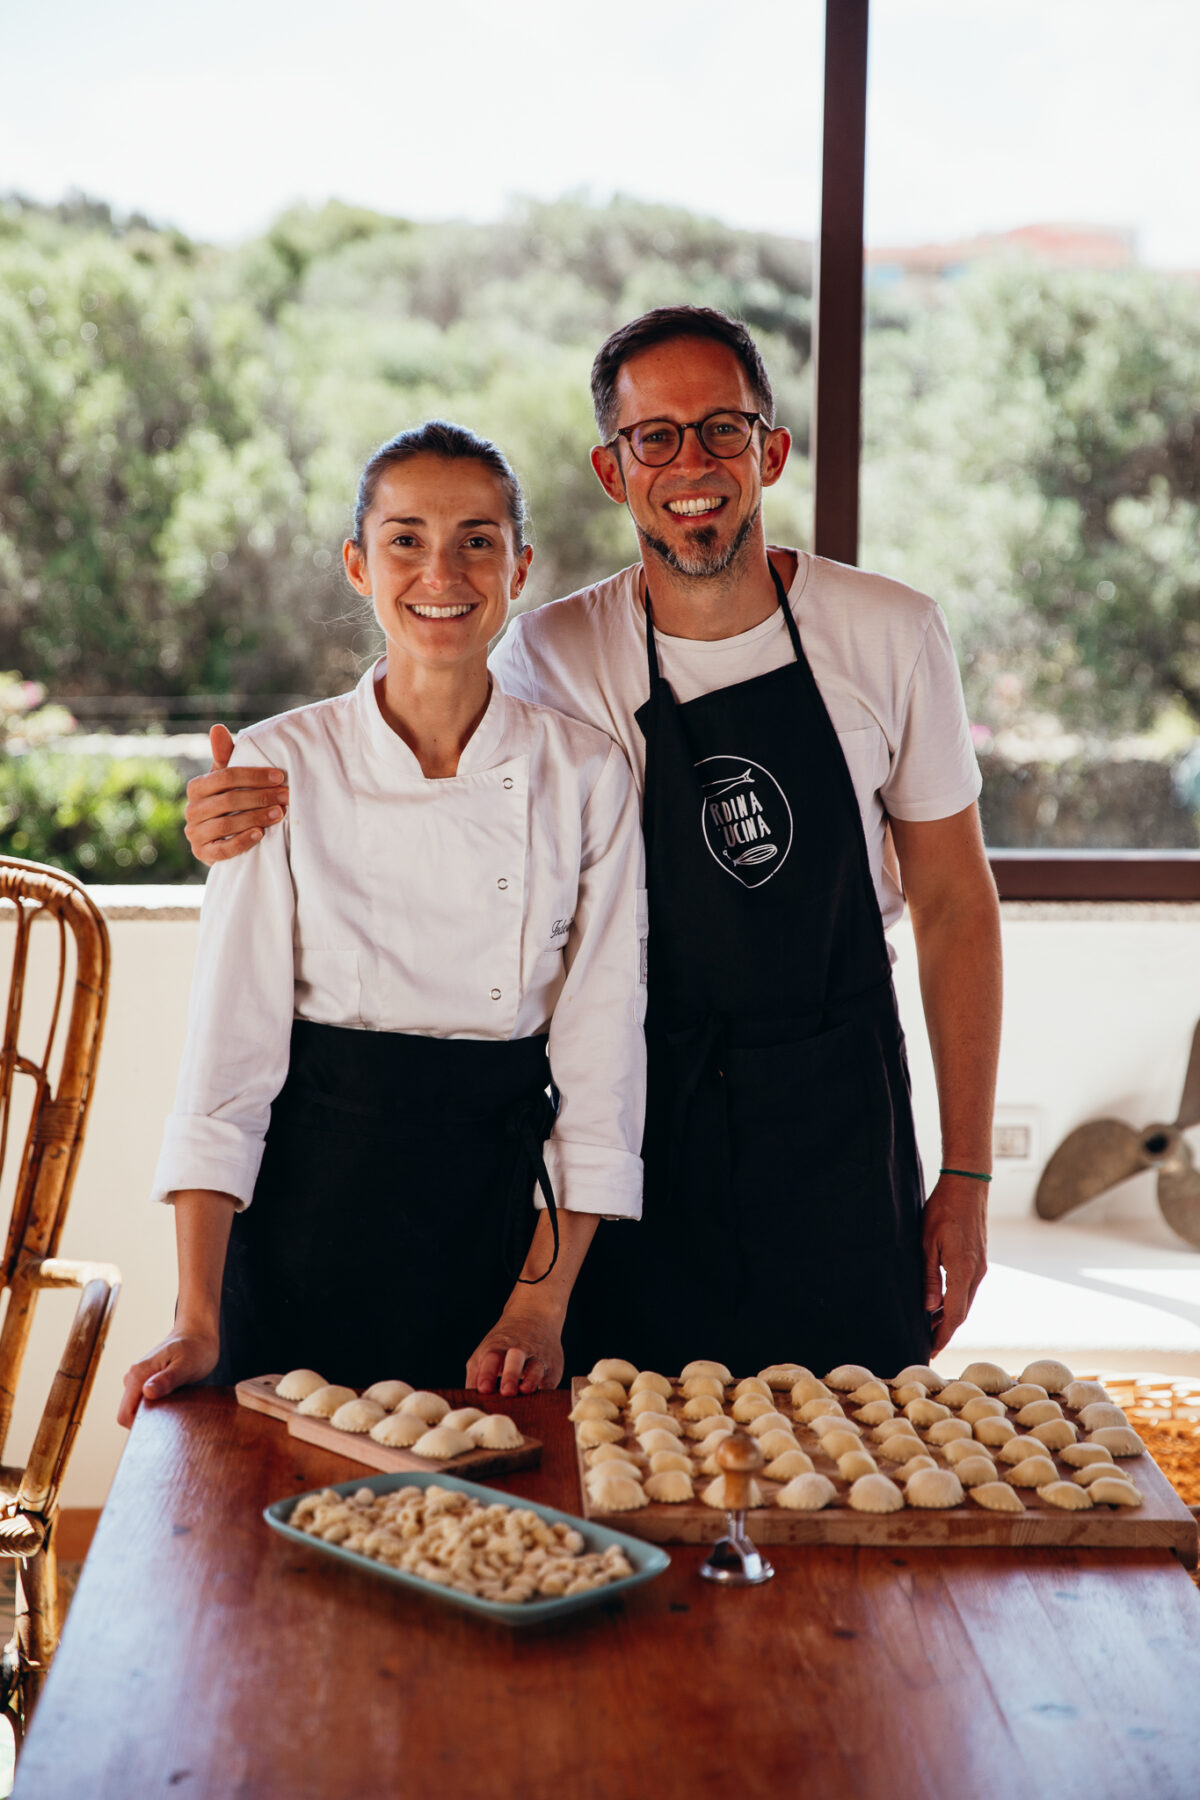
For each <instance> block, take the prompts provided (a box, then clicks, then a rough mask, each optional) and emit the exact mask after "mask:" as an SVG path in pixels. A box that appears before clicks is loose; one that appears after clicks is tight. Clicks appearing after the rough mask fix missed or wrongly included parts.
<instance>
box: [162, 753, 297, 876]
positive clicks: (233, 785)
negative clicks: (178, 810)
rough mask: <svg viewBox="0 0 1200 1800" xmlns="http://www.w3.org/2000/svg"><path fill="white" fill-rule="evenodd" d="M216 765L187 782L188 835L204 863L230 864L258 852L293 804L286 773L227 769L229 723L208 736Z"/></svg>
mask: <svg viewBox="0 0 1200 1800" xmlns="http://www.w3.org/2000/svg"><path fill="white" fill-rule="evenodd" d="M208 741H209V743H210V744H211V746H212V758H213V766H212V768H211V769H210V770H209V772H208V774H207V775H197V776H195V778H194V779H193V780H191V781H189V782H188V790H187V793H188V803H187V825H186V827H185V832H184V835H185V836H186V838H187V841H188V843H189V844H190V845H191V846H192V854H193V855H194V856H196V857H198V858H199V860H200V861H201V862H202V863H218V862H225V861H227V860H228V858H229V857H231V856H240V855H241V853H242V851H243V850H250V849H253V847H254V845H255V844H257V843H258V841H259V839H260V838H261V837H262V834H263V832H264V831H265V830H266V829H267V827H268V826H269V825H277V824H278V823H279V821H280V819H282V817H283V814H284V809H285V808H286V806H287V803H288V788H287V776H286V774H285V772H284V771H283V770H282V769H264V768H257V767H239V768H236V769H231V768H229V767H228V763H229V759H230V757H231V756H232V755H233V739H232V737H231V736H230V735H229V732H228V731H227V730H226V728H225V726H224V725H214V726H213V728H212V730H211V731H210V732H209V734H208Z"/></svg>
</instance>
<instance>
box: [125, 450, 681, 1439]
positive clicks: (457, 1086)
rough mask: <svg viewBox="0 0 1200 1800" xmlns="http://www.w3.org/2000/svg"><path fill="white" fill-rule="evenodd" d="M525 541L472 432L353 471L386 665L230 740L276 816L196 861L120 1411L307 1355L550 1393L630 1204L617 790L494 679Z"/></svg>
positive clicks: (625, 903)
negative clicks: (278, 806) (141, 1292)
mask: <svg viewBox="0 0 1200 1800" xmlns="http://www.w3.org/2000/svg"><path fill="white" fill-rule="evenodd" d="M531 558H532V551H531V550H530V548H529V546H528V545H527V544H526V542H525V513H524V503H523V500H522V497H521V492H520V488H519V486H518V484H517V481H516V478H515V476H514V475H513V473H512V470H511V469H510V468H509V466H508V464H507V462H506V461H505V459H504V457H503V456H502V455H501V454H500V452H499V451H498V450H496V449H495V447H494V446H493V445H491V444H489V443H487V442H485V441H484V440H482V439H480V438H477V437H475V436H474V435H473V434H472V433H470V432H468V431H465V430H464V429H463V428H461V427H459V426H454V425H447V424H444V423H442V422H440V421H436V420H435V421H433V422H431V423H429V424H426V425H424V426H421V427H418V428H415V429H414V430H411V431H408V432H404V433H402V434H401V435H400V436H399V437H397V438H394V439H392V440H391V442H390V443H388V444H385V445H384V446H383V447H382V448H381V449H380V450H379V451H377V452H376V454H375V455H374V456H373V457H372V458H371V460H370V461H369V463H368V464H367V467H366V469H365V470H364V472H363V476H362V480H361V483H360V486H359V493H358V501H357V505H356V508H355V515H354V530H353V535H352V536H351V537H350V538H349V539H347V541H346V544H345V547H344V559H345V566H346V572H347V575H348V577H349V579H350V582H351V584H352V586H353V587H354V588H355V589H356V590H357V592H358V593H359V594H361V595H363V596H366V597H369V598H370V599H371V600H372V601H373V604H374V610H375V616H376V618H377V619H378V622H379V625H380V627H381V629H382V631H383V633H384V636H385V638H386V641H387V648H386V655H385V656H384V657H383V658H382V659H381V660H380V661H379V662H378V663H377V664H376V665H375V667H374V668H373V669H371V670H369V671H368V673H367V674H366V675H365V676H364V677H363V679H362V681H360V683H359V684H358V687H357V688H356V689H355V690H354V691H353V692H352V693H350V694H347V695H343V696H341V697H339V698H337V699H334V700H326V701H321V702H319V703H318V704H317V705H314V706H307V707H301V708H300V709H298V710H297V711H295V712H291V713H285V714H282V715H281V716H280V717H278V718H276V719H269V720H267V721H266V722H265V723H264V724H261V725H257V726H254V727H253V728H252V729H251V730H250V731H247V732H244V733H243V734H242V736H241V738H240V740H239V743H238V747H237V751H236V754H235V760H236V761H242V762H259V763H264V764H268V765H279V766H282V767H284V768H286V769H287V770H288V773H289V791H290V796H291V803H290V806H289V808H288V813H287V817H286V818H285V819H284V820H283V821H282V822H281V823H280V824H279V825H278V826H276V827H274V828H273V829H272V830H270V831H269V832H268V833H267V834H266V837H265V838H264V840H263V841H262V843H261V844H259V845H258V847H257V849H256V850H255V853H254V854H253V855H249V856H243V857H238V858H236V859H234V860H232V861H229V862H226V863H223V864H222V865H221V866H220V867H219V868H216V869H214V870H213V872H212V874H211V875H210V877H209V883H208V887H207V889H206V892H205V900H204V912H203V923H202V927H201V934H200V945H199V950H198V955H197V965H196V972H195V978H194V982H193V990H192V1006H191V1017H190V1024H189V1032H188V1040H187V1047H186V1050H185V1054H184V1061H183V1068H182V1071H181V1075H180V1083H179V1093H178V1096H177V1100H176V1108H175V1111H174V1113H173V1114H172V1116H171V1118H170V1119H169V1121H168V1123H167V1128H166V1133H165V1139H164V1146H163V1151H162V1156H161V1158H160V1162H159V1167H158V1173H157V1177H156V1182H155V1192H156V1196H157V1197H159V1198H162V1199H165V1200H168V1201H171V1202H172V1203H173V1204H174V1208H175V1220H176V1234H177V1241H178V1252H179V1301H178V1308H177V1312H176V1318H175V1324H174V1327H173V1329H172V1331H171V1332H170V1333H169V1335H168V1336H167V1337H166V1338H165V1339H164V1340H163V1342H162V1343H161V1344H159V1345H158V1347H157V1348H156V1349H155V1350H154V1351H152V1352H151V1354H150V1355H149V1356H148V1357H146V1358H145V1359H144V1360H143V1361H141V1362H139V1363H136V1364H135V1365H134V1366H133V1367H132V1368H131V1369H130V1370H129V1372H128V1374H127V1376H126V1378H125V1393H124V1397H123V1400H122V1404H121V1409H120V1413H119V1417H120V1418H121V1420H122V1422H123V1423H126V1424H129V1423H131V1422H132V1419H133V1415H134V1412H135V1411H136V1408H137V1405H138V1403H139V1401H140V1399H141V1398H142V1397H143V1396H144V1397H146V1398H150V1399H160V1398H162V1397H163V1396H164V1395H166V1394H168V1393H170V1392H171V1391H172V1390H173V1389H174V1388H176V1387H179V1386H181V1385H183V1384H184V1383H187V1382H195V1381H201V1380H204V1379H205V1378H208V1377H212V1378H214V1379H217V1380H221V1381H234V1380H240V1379H241V1378H243V1377H244V1376H247V1375H254V1374H261V1373H266V1372H268V1371H270V1370H277V1369H281V1368H289V1367H293V1366H296V1365H301V1364H311V1365H313V1366H315V1367H317V1368H319V1369H320V1370H321V1371H322V1373H324V1374H325V1375H326V1376H327V1377H328V1378H330V1379H334V1380H344V1381H347V1382H350V1383H352V1384H354V1385H363V1384H365V1383H367V1382H369V1381H372V1380H376V1379H380V1378H382V1377H385V1376H389V1375H402V1376H404V1377H405V1378H406V1379H407V1380H411V1381H414V1382H417V1383H420V1384H421V1385H428V1386H453V1385H456V1384H458V1383H459V1382H461V1381H462V1380H463V1375H464V1367H465V1368H466V1379H467V1381H468V1384H469V1385H475V1384H476V1383H480V1384H482V1385H483V1386H484V1387H485V1389H486V1388H491V1387H492V1386H494V1385H495V1382H496V1377H497V1376H499V1377H500V1380H501V1384H502V1391H503V1392H505V1393H515V1392H517V1391H518V1388H519V1390H520V1391H521V1392H531V1391H533V1390H534V1389H535V1388H537V1387H539V1386H554V1385H556V1384H557V1383H558V1381H559V1379H560V1378H561V1375H562V1350H561V1342H560V1336H561V1328H562V1322H563V1318H564V1316H565V1311H566V1306H567V1301H568V1299H569V1297H570V1292H571V1287H572V1284H573V1282H574V1279H575V1275H576V1273H577V1271H578V1269H579V1266H580V1263H581V1262H582V1260H583V1257H584V1255H585V1253H586V1251H587V1247H588V1244H589V1243H590V1241H591V1237H592V1234H593V1232H594V1230H595V1226H596V1222H597V1217H598V1215H600V1214H601V1213H603V1214H604V1215H606V1216H609V1217H627V1218H637V1217H638V1215H639V1213H640V1210H641V1162H640V1157H639V1147H640V1142H641V1132H642V1117H643V1107H644V1091H645V1074H644V1069H645V1064H644V1055H645V1052H644V1044H643V1040H642V1020H643V1017H644V1011H645V990H644V988H643V987H642V986H641V985H640V981H639V971H640V969H641V967H642V943H641V940H642V938H643V937H644V933H645V907H644V898H643V897H642V896H641V895H640V889H641V883H642V874H641V869H642V853H641V839H640V833H639V829H638V816H637V802H636V797H635V794H634V790H633V785H632V781H631V778H630V775H629V771H628V768H627V766H626V764H625V762H624V759H623V757H622V756H621V753H620V751H619V750H617V749H616V748H615V746H614V745H613V744H612V743H611V742H610V741H609V739H607V738H606V737H604V736H603V735H602V734H600V733H599V732H597V731H594V730H593V729H592V728H591V727H589V726H585V725H581V724H578V723H576V722H575V721H573V720H569V719H566V718H564V717H562V716H561V715H560V714H558V713H554V712H551V711H550V710H548V709H547V708H544V707H538V706H532V705H528V704H526V703H524V702H520V701H516V700H513V699H511V698H509V697H508V696H506V695H504V694H502V693H501V692H500V690H499V689H498V688H495V687H494V686H493V685H492V683H491V679H490V677H489V674H488V670H487V651H488V644H489V641H490V640H491V639H492V638H494V637H495V635H496V634H497V632H499V631H500V629H501V628H502V626H503V624H504V621H505V617H506V615H507V610H508V606H509V604H510V602H511V601H513V600H515V599H516V598H517V596H518V595H519V594H520V592H521V589H522V587H523V586H524V583H525V579H526V576H527V575H528V571H529V565H530V561H531ZM551 1081H553V1084H554V1089H555V1090H557V1094H558V1095H560V1096H561V1100H560V1102H559V1105H558V1108H557V1114H556V1112H555V1108H554V1105H553V1104H552V1102H551V1100H550V1098H549V1096H548V1092H547V1090H548V1089H550V1086H551ZM543 1142H544V1155H543ZM535 1178H536V1182H537V1187H538V1190H539V1192H538V1195H537V1208H536V1209H535V1205H534V1203H533V1200H532V1198H531V1196H532V1195H533V1190H534V1186H535ZM555 1200H556V1201H557V1209H556V1208H555V1205H554V1202H555ZM547 1201H549V1202H550V1204H549V1206H547V1205H546V1202H547ZM535 1211H536V1226H535V1224H534V1219H535ZM522 1259H523V1260H522ZM497 1318H498V1322H496V1323H493V1321H496V1320H497ZM489 1326H490V1327H491V1328H490V1329H489Z"/></svg>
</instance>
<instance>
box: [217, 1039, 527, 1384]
mask: <svg viewBox="0 0 1200 1800" xmlns="http://www.w3.org/2000/svg"><path fill="white" fill-rule="evenodd" d="M549 1087H550V1067H549V1063H548V1061H547V1056H546V1038H545V1037H544V1036H542V1037H532V1038H517V1039H515V1040H513V1041H512V1042H507V1043H504V1042H495V1041H490V1040H489V1041H487V1042H481V1041H479V1040H476V1039H462V1038H425V1037H414V1036H408V1035H406V1034H400V1033H391V1032H374V1031H355V1030H349V1029H346V1028H343V1027H341V1026H334V1025H314V1024H312V1023H311V1022H309V1021H307V1020H303V1019H298V1020H297V1021H296V1022H295V1024H294V1025H293V1027H292V1043H291V1060H290V1064H289V1068H288V1075H287V1080H286V1082H285V1083H284V1086H283V1088H282V1090H281V1092H280V1094H279V1097H278V1099H277V1100H276V1101H275V1103H274V1105H273V1107H272V1109H271V1124H270V1129H269V1131H268V1133H267V1142H266V1150H265V1153H264V1156H263V1161H262V1167H261V1169H260V1172H259V1177H258V1182H257V1184H256V1186H255V1189H254V1199H253V1202H252V1204H251V1205H250V1206H249V1207H247V1208H246V1210H245V1211H244V1212H241V1213H238V1214H236V1215H235V1217H234V1220H233V1227H232V1231H231V1233H230V1240H229V1251H228V1255H227V1257H226V1261H225V1277H224V1284H223V1287H222V1293H221V1360H220V1363H219V1365H218V1367H217V1370H216V1371H215V1373H214V1375H213V1376H212V1380H214V1381H219V1382H232V1381H240V1380H242V1379H243V1377H245V1376H249V1375H263V1374H268V1373H271V1372H274V1371H279V1370H287V1369H294V1368H315V1369H317V1370H319V1371H320V1373H321V1374H322V1375H324V1376H325V1377H326V1379H327V1380H329V1381H338V1382H345V1383H347V1384H348V1385H350V1386H353V1387H363V1386H365V1385H367V1384H368V1383H369V1382H372V1381H381V1380H385V1379H388V1378H389V1377H393V1376H399V1377H402V1378H403V1379H404V1380H405V1381H410V1382H412V1383H413V1385H414V1386H416V1387H460V1386H461V1385H462V1381H463V1376H464V1372H465V1370H466V1365H467V1359H468V1357H469V1356H470V1355H471V1353H472V1351H473V1350H475V1349H476V1348H477V1346H478V1344H479V1342H480V1340H481V1339H482V1338H483V1336H484V1334H485V1333H486V1332H487V1331H489V1330H490V1329H491V1327H492V1326H493V1325H494V1324H495V1323H496V1321H497V1319H498V1318H499V1316H500V1314H501V1312H502V1310H503V1308H504V1304H505V1302H506V1301H507V1299H508V1297H509V1295H510V1293H511V1292H512V1288H513V1284H514V1282H515V1281H516V1279H517V1277H518V1276H519V1274H520V1270H521V1265H522V1262H523V1260H524V1257H525V1253H526V1251H527V1249H528V1247H529V1240H530V1237H531V1236H532V1232H533V1226H534V1222H535V1218H536V1214H535V1211H534V1206H533V1188H534V1183H535V1181H537V1182H539V1183H540V1185H541V1186H542V1188H543V1192H544V1193H545V1194H546V1197H547V1203H548V1205H549V1206H550V1208H551V1219H552V1222H553V1223H555V1234H554V1235H555V1242H556V1243H557V1223H556V1220H555V1215H554V1212H553V1195H552V1194H551V1192H550V1183H549V1179H548V1177H547V1175H546V1168H545V1163H544V1161H543V1159H542V1144H543V1143H544V1141H545V1139H546V1137H547V1135H548V1134H549V1131H550V1127H551V1125H552V1124H553V1122H554V1103H553V1101H552V1100H551V1098H550V1094H549V1093H548V1092H547V1090H548V1088H549Z"/></svg>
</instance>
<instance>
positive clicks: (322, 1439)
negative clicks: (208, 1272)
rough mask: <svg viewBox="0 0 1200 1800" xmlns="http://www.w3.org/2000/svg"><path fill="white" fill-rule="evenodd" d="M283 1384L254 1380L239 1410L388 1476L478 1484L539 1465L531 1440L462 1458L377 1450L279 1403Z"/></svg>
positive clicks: (240, 1391)
mask: <svg viewBox="0 0 1200 1800" xmlns="http://www.w3.org/2000/svg"><path fill="white" fill-rule="evenodd" d="M282 1380H283V1376H282V1375H255V1376H253V1377H252V1378H251V1379H250V1380H248V1381H239V1382H238V1384H237V1387H236V1389H235V1390H234V1391H235V1392H236V1394H237V1399H238V1405H239V1406H245V1407H248V1408H249V1409H250V1411H251V1412H260V1413H265V1414H266V1415H267V1417H268V1418H271V1419H278V1420H279V1421H280V1422H281V1424H284V1425H286V1426H287V1430H288V1435H289V1437H295V1438H301V1439H303V1441H304V1442H305V1443H306V1444H319V1445H320V1447H321V1449H322V1450H332V1451H333V1452H334V1454H335V1455H337V1456H344V1457H346V1459H347V1460H348V1461H349V1462H356V1463H362V1464H363V1466H364V1468H368V1469H380V1470H382V1471H383V1473H384V1474H385V1475H392V1474H403V1473H404V1472H405V1471H406V1470H412V1469H419V1470H422V1471H424V1472H426V1473H434V1472H436V1471H437V1470H439V1469H440V1470H441V1472H442V1473H443V1474H444V1475H459V1476H462V1478H463V1479H464V1480H466V1481H475V1480H476V1479H481V1478H482V1477H483V1476H485V1475H503V1474H506V1473H507V1472H508V1471H510V1470H512V1469H528V1468H531V1467H532V1466H533V1464H534V1463H537V1462H540V1461H541V1456H542V1446H541V1442H540V1440H539V1439H537V1438H528V1437H527V1438H525V1439H524V1440H523V1442H521V1443H520V1444H516V1445H514V1447H513V1448H512V1449H511V1450H468V1451H467V1452H466V1453H465V1454H464V1455H462V1456H449V1457H444V1458H435V1457H432V1456H414V1455H413V1453H412V1451H411V1450H394V1449H392V1448H391V1447H390V1446H389V1445H387V1444H377V1443H376V1442H375V1439H374V1438H373V1437H371V1435H370V1433H369V1432H358V1431H338V1430H337V1429H336V1427H334V1426H333V1425H331V1424H330V1423H329V1420H328V1419H314V1418H310V1417H309V1416H308V1415H307V1414H306V1413H302V1412H300V1411H299V1410H298V1406H297V1402H296V1401H294V1400H281V1399H280V1398H279V1395H278V1394H277V1393H276V1392H275V1389H276V1388H277V1387H278V1385H279V1383H280V1382H281V1381H282ZM485 1410H486V1409H485Z"/></svg>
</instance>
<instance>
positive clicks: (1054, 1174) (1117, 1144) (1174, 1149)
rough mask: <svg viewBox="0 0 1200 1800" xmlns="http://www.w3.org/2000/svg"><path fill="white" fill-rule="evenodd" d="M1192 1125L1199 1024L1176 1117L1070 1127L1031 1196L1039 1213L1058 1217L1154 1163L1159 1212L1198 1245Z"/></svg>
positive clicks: (1198, 1175)
mask: <svg viewBox="0 0 1200 1800" xmlns="http://www.w3.org/2000/svg"><path fill="white" fill-rule="evenodd" d="M1190 1125H1200V1025H1197V1026H1196V1030H1195V1034H1194V1036H1193V1038H1192V1053H1191V1056H1190V1057H1189V1059H1188V1066H1187V1074H1186V1075H1185V1076H1184V1080H1183V1095H1182V1097H1181V1099H1180V1102H1179V1116H1178V1118H1176V1119H1175V1120H1174V1121H1173V1123H1172V1124H1170V1125H1166V1124H1154V1125H1146V1126H1144V1127H1143V1129H1142V1130H1141V1131H1135V1130H1134V1128H1133V1126H1132V1125H1126V1124H1124V1123H1123V1122H1122V1121H1121V1120H1120V1119H1093V1120H1092V1122H1091V1123H1090V1124H1088V1125H1080V1126H1078V1127H1077V1128H1076V1129H1075V1130H1074V1131H1072V1132H1070V1133H1068V1135H1067V1136H1066V1137H1065V1138H1064V1139H1063V1141H1062V1143H1061V1144H1060V1145H1059V1146H1058V1149H1057V1150H1056V1151H1055V1152H1054V1154H1053V1156H1052V1157H1051V1158H1050V1161H1049V1162H1048V1163H1047V1164H1046V1167H1045V1168H1044V1169H1043V1170H1042V1178H1041V1180H1040V1181H1039V1182H1038V1188H1037V1195H1036V1197H1035V1200H1034V1204H1035V1206H1036V1207H1037V1211H1038V1216H1039V1218H1042V1219H1061V1218H1062V1216H1063V1214H1064V1213H1069V1212H1073V1211H1074V1209H1075V1207H1077V1206H1082V1205H1083V1203H1084V1201H1085V1200H1094V1199H1095V1198H1096V1196H1097V1195H1098V1194H1105V1193H1107V1192H1108V1190H1109V1188H1113V1187H1116V1185H1117V1183H1118V1182H1120V1181H1128V1179H1129V1177H1130V1176H1131V1175H1137V1174H1140V1172H1141V1171H1142V1170H1143V1169H1157V1170H1158V1204H1159V1207H1160V1209H1161V1211H1162V1215H1163V1218H1164V1219H1165V1220H1166V1221H1167V1224H1168V1225H1169V1226H1170V1227H1171V1229H1172V1230H1173V1231H1177V1232H1178V1233H1179V1235H1180V1237H1181V1238H1185V1239H1186V1240H1187V1242H1188V1243H1189V1244H1193V1245H1195V1247H1196V1248H1197V1249H1200V1169H1197V1168H1196V1167H1195V1166H1194V1164H1193V1162H1192V1152H1191V1149H1190V1147H1189V1145H1188V1143H1187V1140H1186V1139H1185V1137H1184V1135H1183V1134H1184V1132H1185V1131H1186V1130H1187V1129H1188V1127H1189V1126H1190Z"/></svg>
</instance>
